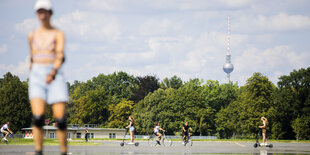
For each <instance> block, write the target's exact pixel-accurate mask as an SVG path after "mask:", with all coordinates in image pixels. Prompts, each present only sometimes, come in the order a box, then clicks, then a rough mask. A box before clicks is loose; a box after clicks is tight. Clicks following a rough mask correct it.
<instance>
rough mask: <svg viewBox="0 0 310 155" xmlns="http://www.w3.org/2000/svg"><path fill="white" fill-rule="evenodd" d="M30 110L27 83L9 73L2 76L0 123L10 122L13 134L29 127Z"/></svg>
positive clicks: (0, 84) (0, 86)
mask: <svg viewBox="0 0 310 155" xmlns="http://www.w3.org/2000/svg"><path fill="white" fill-rule="evenodd" d="M31 116H32V115H31V109H30V103H29V99H28V85H27V82H21V81H20V80H19V78H18V77H17V76H15V75H12V74H11V73H10V72H8V73H6V74H5V75H4V76H3V79H2V80H1V82H0V122H1V124H4V123H6V122H8V121H9V122H10V129H11V130H12V131H13V132H16V131H20V130H21V128H24V127H29V126H30V125H31Z"/></svg>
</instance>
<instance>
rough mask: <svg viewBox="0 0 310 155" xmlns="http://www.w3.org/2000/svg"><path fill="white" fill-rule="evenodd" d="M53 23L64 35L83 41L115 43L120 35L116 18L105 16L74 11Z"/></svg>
mask: <svg viewBox="0 0 310 155" xmlns="http://www.w3.org/2000/svg"><path fill="white" fill-rule="evenodd" d="M54 22H55V25H57V26H58V27H59V28H60V29H62V30H64V31H65V32H66V34H69V35H72V36H74V37H78V38H80V39H83V40H92V41H94V40H95V41H102V40H107V41H116V40H118V39H119V37H120V35H121V30H120V24H119V22H118V20H117V18H115V17H113V16H109V15H105V14H99V13H90V12H82V11H74V12H72V13H70V14H66V15H63V16H61V17H60V18H57V19H55V20H54Z"/></svg>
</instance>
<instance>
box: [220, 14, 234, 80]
mask: <svg viewBox="0 0 310 155" xmlns="http://www.w3.org/2000/svg"><path fill="white" fill-rule="evenodd" d="M227 30H228V32H227V53H226V63H225V64H224V66H223V70H224V72H225V73H226V74H227V75H226V79H227V82H228V83H229V82H230V73H231V72H232V71H233V70H234V65H233V64H232V63H231V55H230V19H229V16H228V18H227Z"/></svg>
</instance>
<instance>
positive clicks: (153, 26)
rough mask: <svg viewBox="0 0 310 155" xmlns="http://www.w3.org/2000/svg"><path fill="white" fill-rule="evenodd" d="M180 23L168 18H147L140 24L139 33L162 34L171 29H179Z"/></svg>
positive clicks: (169, 31)
mask: <svg viewBox="0 0 310 155" xmlns="http://www.w3.org/2000/svg"><path fill="white" fill-rule="evenodd" d="M182 25H183V24H182V23H180V22H176V21H171V20H169V19H149V20H147V21H146V22H145V23H144V24H142V25H141V26H140V34H141V35H162V34H167V33H171V32H172V31H180V30H181V29H182Z"/></svg>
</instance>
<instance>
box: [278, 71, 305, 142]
mask: <svg viewBox="0 0 310 155" xmlns="http://www.w3.org/2000/svg"><path fill="white" fill-rule="evenodd" d="M275 94H276V95H275V103H276V104H275V105H276V107H275V109H276V116H277V117H276V122H277V124H278V128H279V130H278V131H280V135H281V136H280V137H279V138H285V139H294V138H295V137H298V136H299V135H296V134H300V132H299V130H297V129H298V128H296V127H297V126H299V125H300V122H302V121H300V118H303V119H305V120H309V119H310V67H308V68H307V69H304V68H301V69H299V70H293V71H292V72H291V73H290V74H289V75H283V76H281V77H280V78H279V82H278V89H277V90H276V93H275ZM293 121H294V123H295V124H292V122H293ZM301 124H303V123H301ZM294 127H295V128H294ZM308 128H309V127H308Z"/></svg>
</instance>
